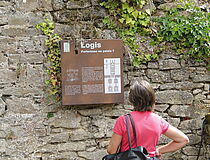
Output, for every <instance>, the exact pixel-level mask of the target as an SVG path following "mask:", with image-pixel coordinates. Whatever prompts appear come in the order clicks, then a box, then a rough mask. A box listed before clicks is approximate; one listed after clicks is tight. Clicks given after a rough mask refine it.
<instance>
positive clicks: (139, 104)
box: [129, 80, 155, 112]
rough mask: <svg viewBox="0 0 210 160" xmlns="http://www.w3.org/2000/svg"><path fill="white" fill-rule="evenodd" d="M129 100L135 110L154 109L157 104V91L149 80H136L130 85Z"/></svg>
mask: <svg viewBox="0 0 210 160" xmlns="http://www.w3.org/2000/svg"><path fill="white" fill-rule="evenodd" d="M129 101H130V103H132V105H133V106H134V110H135V111H140V112H144V111H152V110H153V108H154V104H155V91H154V89H153V88H152V87H151V86H150V84H149V83H148V82H147V81H144V80H142V81H136V82H135V83H134V84H133V85H132V86H131V87H130V93H129Z"/></svg>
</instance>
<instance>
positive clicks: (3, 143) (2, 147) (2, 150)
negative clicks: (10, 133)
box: [0, 139, 8, 154]
mask: <svg viewBox="0 0 210 160" xmlns="http://www.w3.org/2000/svg"><path fill="white" fill-rule="evenodd" d="M0 143H1V145H0V153H1V154H2V153H5V152H6V150H7V149H6V147H7V145H8V144H7V142H6V140H5V139H0Z"/></svg>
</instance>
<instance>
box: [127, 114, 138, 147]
mask: <svg viewBox="0 0 210 160" xmlns="http://www.w3.org/2000/svg"><path fill="white" fill-rule="evenodd" d="M128 116H129V118H130V121H131V125H132V128H133V135H134V140H135V142H136V147H138V142H137V138H136V128H135V124H134V121H133V118H132V116H131V114H128Z"/></svg>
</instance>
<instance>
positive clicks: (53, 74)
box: [36, 18, 61, 100]
mask: <svg viewBox="0 0 210 160" xmlns="http://www.w3.org/2000/svg"><path fill="white" fill-rule="evenodd" d="M54 27H55V26H54V23H53V22H51V21H50V20H49V19H47V18H45V19H44V21H43V22H41V23H39V24H37V25H36V28H37V29H40V30H41V31H42V32H43V34H44V35H46V36H47V39H46V40H45V45H46V46H47V47H48V59H49V61H50V66H49V68H48V70H47V72H48V75H49V79H48V80H46V81H45V83H46V84H47V85H49V86H50V88H49V94H50V95H54V96H56V98H57V100H59V99H60V97H61V96H60V95H61V91H60V87H61V57H60V50H59V45H58V42H59V41H60V40H61V37H60V36H59V35H57V34H55V33H54Z"/></svg>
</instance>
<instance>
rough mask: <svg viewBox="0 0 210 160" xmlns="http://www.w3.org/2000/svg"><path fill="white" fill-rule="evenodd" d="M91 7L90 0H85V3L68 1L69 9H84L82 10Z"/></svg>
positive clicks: (67, 6)
mask: <svg viewBox="0 0 210 160" xmlns="http://www.w3.org/2000/svg"><path fill="white" fill-rule="evenodd" d="M90 6H91V3H90V1H89V0H83V1H75V0H73V1H68V2H67V4H66V8H67V9H82V8H88V7H90Z"/></svg>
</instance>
